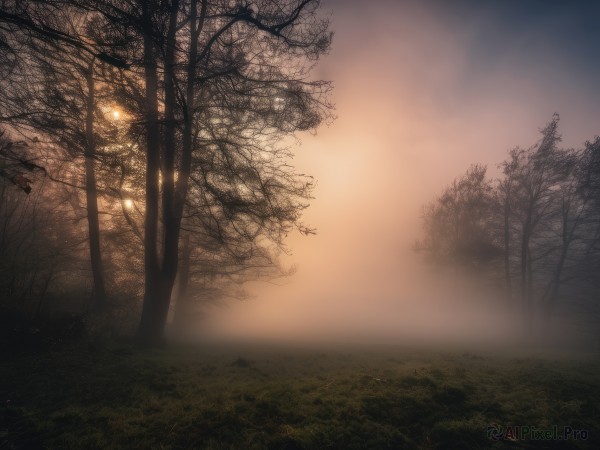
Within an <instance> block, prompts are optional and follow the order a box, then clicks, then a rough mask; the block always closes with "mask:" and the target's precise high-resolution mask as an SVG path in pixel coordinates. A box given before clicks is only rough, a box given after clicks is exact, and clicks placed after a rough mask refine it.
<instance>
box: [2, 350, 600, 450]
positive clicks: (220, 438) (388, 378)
mask: <svg viewBox="0 0 600 450" xmlns="http://www.w3.org/2000/svg"><path fill="white" fill-rule="evenodd" d="M599 369H600V362H599V361H598V359H595V358H593V357H588V358H575V357H571V358H559V357H553V356H548V355H546V356H545V357H531V356H523V357H515V356H514V355H504V356H502V355H495V354H494V355H493V354H491V353H482V354H479V353H477V354H473V353H469V352H458V351H441V350H433V349H430V350H424V349H421V350H415V349H413V350H410V349H405V348H393V347H376V348H375V347H373V348H367V347H363V348H360V349H349V348H346V349H341V348H337V349H334V348H317V347H313V348H283V347H279V348H273V347H266V346H263V347H260V346H245V347H240V346H236V345H227V346H223V345H221V346H218V345H214V344H211V345H197V346H182V345H180V346H169V347H165V348H160V349H138V348H136V347H135V346H132V345H130V344H128V343H126V342H121V343H115V342H103V343H98V342H96V343H89V342H88V343H85V344H83V343H79V344H70V345H63V346H56V347H53V348H50V349H45V350H44V351H40V352H27V353H25V354H22V353H20V354H13V355H11V356H10V357H8V358H5V360H4V361H3V363H2V365H1V369H0V391H1V395H2V403H3V404H2V413H1V415H0V418H1V419H0V420H1V427H0V448H1V449H37V448H40V449H42V448H56V449H378V450H382V449H403V448H407V449H410V448H418V449H453V448H454V449H478V448H480V449H488V448H498V449H502V448H557V449H559V448H560V449H568V448H574V449H576V448H590V449H596V448H600V375H599V373H600V370H599ZM492 424H496V425H498V427H506V426H528V427H530V428H535V429H537V430H547V429H548V430H552V429H554V428H553V427H554V426H556V427H557V428H556V429H557V430H558V432H559V434H561V436H562V433H563V431H564V427H565V426H567V427H571V428H572V429H573V430H585V431H586V432H587V435H586V436H585V437H586V439H582V436H581V435H580V436H579V438H578V439H573V436H572V435H570V436H569V437H570V439H568V440H564V439H562V440H561V439H559V438H558V437H553V438H552V439H546V438H542V436H541V435H540V434H539V433H538V435H537V437H536V439H532V437H533V433H531V434H530V435H529V436H528V437H529V438H528V439H517V438H516V437H515V436H511V435H510V433H509V435H508V436H504V439H502V440H498V441H495V440H493V439H491V435H490V430H489V428H488V427H490V426H491V425H492ZM498 430H500V431H501V428H498ZM513 430H516V429H513ZM521 431H522V429H521ZM492 432H495V431H494V430H492Z"/></svg>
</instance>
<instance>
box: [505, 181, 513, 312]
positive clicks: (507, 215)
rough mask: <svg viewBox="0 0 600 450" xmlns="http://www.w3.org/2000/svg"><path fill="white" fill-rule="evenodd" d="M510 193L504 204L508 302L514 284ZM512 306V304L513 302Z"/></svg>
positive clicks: (510, 298)
mask: <svg viewBox="0 0 600 450" xmlns="http://www.w3.org/2000/svg"><path fill="white" fill-rule="evenodd" d="M509 195H510V192H509V193H507V196H506V199H505V204H504V278H505V282H506V296H507V300H508V301H509V302H511V300H512V282H511V278H510V204H509V202H510V199H509ZM511 304H512V302H511Z"/></svg>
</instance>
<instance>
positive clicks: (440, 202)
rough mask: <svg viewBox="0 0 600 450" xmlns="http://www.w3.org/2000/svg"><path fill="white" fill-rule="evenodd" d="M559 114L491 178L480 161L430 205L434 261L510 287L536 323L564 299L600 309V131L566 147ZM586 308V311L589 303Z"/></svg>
mask: <svg viewBox="0 0 600 450" xmlns="http://www.w3.org/2000/svg"><path fill="white" fill-rule="evenodd" d="M558 124H559V116H558V115H557V114H555V115H554V117H553V118H552V120H551V121H550V123H548V125H546V127H544V128H543V129H542V130H541V139H540V140H539V141H538V142H537V143H536V144H535V145H533V146H532V147H529V148H527V149H523V148H520V147H516V148H514V149H512V150H510V151H509V152H508V155H507V158H506V159H505V160H504V161H503V162H502V163H500V164H499V165H498V168H499V171H500V175H499V177H498V178H493V179H492V178H490V177H488V174H487V168H486V167H485V166H483V165H479V164H476V165H473V166H471V167H470V168H469V169H468V170H467V171H466V173H465V174H464V175H462V176H460V177H458V178H457V179H455V180H454V181H453V182H452V183H451V184H450V185H449V186H448V187H447V188H445V189H444V190H443V192H442V193H441V195H440V196H439V197H437V198H436V199H435V200H434V201H432V202H430V203H429V204H428V205H426V206H425V207H424V209H423V230H424V238H423V240H421V241H418V242H417V243H416V244H415V249H417V250H419V251H421V252H423V253H424V254H425V255H426V256H427V258H428V259H429V261H430V262H434V263H436V264H449V265H456V266H459V267H466V268H470V269H476V270H477V273H478V276H484V277H486V278H488V279H490V280H491V281H492V282H495V283H496V285H498V286H503V289H504V290H505V294H506V295H505V298H506V299H507V302H508V303H509V304H512V305H520V306H519V307H518V308H517V309H519V310H520V311H521V312H522V315H523V317H524V319H525V323H526V324H527V326H528V327H531V326H532V323H533V321H534V320H535V317H536V316H539V317H540V318H541V319H543V318H544V317H548V316H550V315H552V314H553V313H554V312H556V307H557V304H558V303H559V302H562V303H563V304H569V306H571V307H574V308H579V309H580V312H581V311H584V312H585V311H588V312H590V311H595V312H596V313H597V312H598V306H599V305H598V300H599V298H600V297H599V294H600V290H599V288H600V280H599V279H598V274H599V273H600V138H599V137H596V138H594V139H593V140H591V141H588V142H586V143H585V144H584V146H583V148H579V149H566V148H562V147H561V146H560V143H561V136H560V134H559V133H558ZM582 308H583V309H582Z"/></svg>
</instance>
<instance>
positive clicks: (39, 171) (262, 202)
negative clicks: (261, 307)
mask: <svg viewBox="0 0 600 450" xmlns="http://www.w3.org/2000/svg"><path fill="white" fill-rule="evenodd" d="M319 7H320V1H319V0H294V1H271V0H259V1H254V2H252V3H248V2H245V1H237V0H236V1H229V0H169V1H163V0H160V1H159V0H132V1H123V0H121V1H115V0H93V1H92V0H89V1H88V0H43V1H27V0H19V1H17V0H14V1H13V0H8V1H3V2H1V3H0V240H1V243H2V254H1V256H0V294H1V297H2V299H3V300H2V302H3V305H2V306H3V307H5V308H11V309H19V310H22V311H25V312H26V313H27V314H33V315H39V314H41V312H42V311H43V310H44V309H45V308H50V309H52V308H53V307H56V306H57V304H59V303H61V302H62V303H64V302H65V299H71V300H69V302H70V303H72V304H74V305H78V307H79V310H80V311H91V312H98V313H100V314H104V313H107V312H108V313H107V314H108V315H109V316H110V315H111V314H112V315H114V314H116V313H115V311H121V312H123V311H138V307H139V306H141V320H140V321H139V326H138V328H137V335H138V338H139V339H140V340H141V341H143V342H147V343H154V342H158V341H160V340H161V338H162V335H163V330H164V328H165V324H166V322H167V317H168V315H169V311H170V310H171V309H172V300H176V301H175V304H176V308H177V309H178V311H177V313H176V314H175V316H176V317H177V318H180V319H179V320H183V319H182V318H185V317H187V316H189V314H190V309H189V305H191V304H193V303H194V300H198V299H197V298H196V299H194V297H198V296H200V297H204V300H206V299H207V298H214V297H216V296H217V292H223V291H227V292H234V291H235V288H234V287H235V285H239V284H240V283H241V282H243V281H244V280H247V279H253V278H260V277H274V276H281V275H285V274H286V273H287V271H286V269H284V268H282V267H281V266H280V265H279V263H278V258H277V255H278V253H279V252H281V251H285V246H284V241H283V240H284V238H285V236H286V235H287V234H288V233H289V232H291V231H292V230H294V229H295V230H298V231H300V232H302V233H307V234H308V233H311V232H312V230H311V229H310V228H308V227H306V226H305V225H303V224H302V222H301V213H302V211H303V209H304V208H306V207H307V205H308V200H309V199H310V198H311V190H312V186H313V181H312V178H311V177H310V176H307V175H304V174H299V173H297V172H296V171H295V170H294V169H293V167H292V166H291V164H290V160H291V157H292V156H293V155H292V153H291V152H290V150H289V145H290V143H291V141H290V139H289V137H290V136H293V135H294V133H296V132H298V131H305V130H314V129H316V128H317V127H318V126H319V124H321V123H322V122H323V121H324V120H328V119H329V118H331V117H332V115H331V110H332V105H331V104H330V103H329V100H328V93H329V91H330V89H331V85H330V84H329V83H328V82H325V81H318V80H316V81H315V80H312V79H311V78H310V71H311V69H312V67H313V66H314V63H315V62H316V61H317V60H318V58H319V57H320V56H321V55H323V54H324V53H326V52H327V51H328V49H329V46H330V43H331V38H332V33H331V32H330V31H329V23H328V20H326V19H323V18H322V17H320V16H319ZM232 287H233V289H232ZM85 292H89V295H88V296H86V295H85ZM85 297H89V298H90V299H91V300H90V301H87V300H85V301H84V300H83V299H84V298H85ZM138 299H139V300H141V301H138ZM71 306H73V305H71ZM75 309H77V307H75ZM135 314H137V313H135ZM105 315H106V314H105Z"/></svg>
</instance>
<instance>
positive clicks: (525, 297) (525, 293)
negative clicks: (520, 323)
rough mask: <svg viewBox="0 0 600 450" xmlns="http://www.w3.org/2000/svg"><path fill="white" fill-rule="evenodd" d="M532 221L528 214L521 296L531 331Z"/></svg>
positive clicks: (528, 327) (527, 327)
mask: <svg viewBox="0 0 600 450" xmlns="http://www.w3.org/2000/svg"><path fill="white" fill-rule="evenodd" d="M530 222H531V219H530V217H529V216H528V217H527V220H526V222H525V225H524V227H523V240H522V242H521V298H522V301H523V319H524V323H525V327H526V329H527V331H531V328H532V325H533V299H532V298H531V296H530V295H529V294H530V281H531V280H530V277H531V273H530V269H531V264H530V261H529V258H530V254H529V238H530V229H529V228H530Z"/></svg>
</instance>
